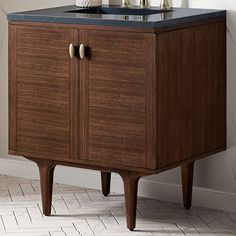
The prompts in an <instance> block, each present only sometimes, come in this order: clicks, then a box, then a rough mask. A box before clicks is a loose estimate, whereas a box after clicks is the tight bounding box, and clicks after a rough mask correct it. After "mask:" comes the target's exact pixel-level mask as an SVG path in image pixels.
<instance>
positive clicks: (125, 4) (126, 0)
mask: <svg viewBox="0 0 236 236" xmlns="http://www.w3.org/2000/svg"><path fill="white" fill-rule="evenodd" d="M121 7H123V8H129V7H131V3H130V0H122V3H121Z"/></svg>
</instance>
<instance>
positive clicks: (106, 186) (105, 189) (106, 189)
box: [101, 172, 111, 196]
mask: <svg viewBox="0 0 236 236" xmlns="http://www.w3.org/2000/svg"><path fill="white" fill-rule="evenodd" d="M101 181H102V194H103V195H104V196H107V195H109V194H110V186H111V172H101Z"/></svg>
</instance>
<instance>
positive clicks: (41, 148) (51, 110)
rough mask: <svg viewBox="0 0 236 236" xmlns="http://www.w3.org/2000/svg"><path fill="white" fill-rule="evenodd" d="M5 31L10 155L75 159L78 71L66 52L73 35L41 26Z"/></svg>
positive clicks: (16, 26)
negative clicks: (6, 39)
mask: <svg viewBox="0 0 236 236" xmlns="http://www.w3.org/2000/svg"><path fill="white" fill-rule="evenodd" d="M9 29H10V30H9V104H10V105H9V135H10V137H9V149H10V153H13V154H17V155H22V156H26V157H35V158H47V159H64V158H66V159H68V158H75V156H76V152H77V146H78V145H75V142H76V141H77V140H76V135H77V134H76V133H77V128H76V122H75V120H78V118H76V115H77V112H76V110H75V107H76V106H75V105H74V104H75V103H76V100H77V99H76V93H77V92H76V88H77V86H76V83H77V82H76V81H77V80H78V78H77V79H76V74H78V73H77V72H76V70H75V68H77V70H78V65H77V66H76V59H73V60H71V59H70V58H69V55H68V47H69V44H70V43H73V41H76V40H77V37H78V36H77V35H76V34H77V31H74V30H71V29H65V28H55V27H46V26H40V25H36V26H34V27H32V26H28V25H25V26H20V25H11V26H10V28H9ZM74 43H76V42H74Z"/></svg>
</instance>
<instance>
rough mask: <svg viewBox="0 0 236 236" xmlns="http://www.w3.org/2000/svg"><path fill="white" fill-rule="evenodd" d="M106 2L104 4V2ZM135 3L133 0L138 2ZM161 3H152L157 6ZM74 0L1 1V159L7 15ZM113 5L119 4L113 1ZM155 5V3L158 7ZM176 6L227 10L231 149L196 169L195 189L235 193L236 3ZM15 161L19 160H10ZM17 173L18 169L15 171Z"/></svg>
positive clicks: (0, 150) (3, 151) (175, 179)
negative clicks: (204, 188)
mask: <svg viewBox="0 0 236 236" xmlns="http://www.w3.org/2000/svg"><path fill="white" fill-rule="evenodd" d="M106 1H107V0H105V1H104V3H107V2H106ZM135 1H136V0H133V2H135ZM158 1H159V0H151V4H152V5H157V3H158ZM74 2H75V0H40V1H32V0H17V1H16V0H0V157H2V158H9V156H8V154H7V149H8V134H7V132H8V122H7V120H8V117H7V114H8V106H7V102H8V98H7V90H8V83H7V19H6V13H7V12H14V11H21V10H27V9H38V8H45V7H53V6H61V5H69V4H73V3H74ZM110 2H111V3H114V2H115V3H118V2H117V0H111V1H110ZM155 3H156V4H155ZM173 5H174V6H188V5H189V7H195V8H219V9H228V10H229V11H228V79H227V81H228V113H227V115H228V135H227V138H228V149H227V151H226V152H222V153H219V154H217V155H214V156H212V157H209V158H207V159H205V160H201V161H198V162H197V163H196V168H195V180H194V182H195V186H200V187H206V188H213V189H217V190H220V191H226V192H234V193H236V105H235V104H236V1H235V0H226V1H223V0H190V1H189V2H187V0H183V1H180V0H174V1H173ZM11 158H16V157H11ZM16 174H17V170H16ZM147 179H151V180H152V181H154V182H156V181H157V182H163V183H176V184H178V183H180V170H179V169H178V168H177V169H174V170H171V171H168V172H165V173H163V174H160V175H158V176H151V177H147Z"/></svg>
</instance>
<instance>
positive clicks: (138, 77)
mask: <svg viewBox="0 0 236 236" xmlns="http://www.w3.org/2000/svg"><path fill="white" fill-rule="evenodd" d="M155 40H156V39H155V35H154V34H145V33H133V32H115V31H103V30H81V31H80V43H83V44H85V46H86V48H87V51H86V53H87V55H86V58H85V59H84V60H80V75H81V108H82V110H83V111H84V113H83V116H82V117H81V123H80V127H81V132H80V140H82V143H81V147H82V158H83V159H86V160H87V161H91V162H92V163H94V164H95V163H96V162H97V164H100V165H103V166H112V167H114V168H116V167H118V166H119V167H120V166H125V167H129V166H131V167H143V168H155V166H156V162H155V148H154V143H155V123H154V116H155V79H156V78H155V62H156V59H155V45H156V44H155V42H156V41H155Z"/></svg>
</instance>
